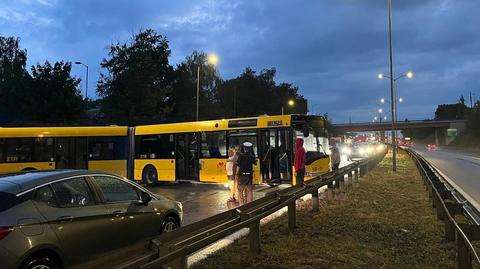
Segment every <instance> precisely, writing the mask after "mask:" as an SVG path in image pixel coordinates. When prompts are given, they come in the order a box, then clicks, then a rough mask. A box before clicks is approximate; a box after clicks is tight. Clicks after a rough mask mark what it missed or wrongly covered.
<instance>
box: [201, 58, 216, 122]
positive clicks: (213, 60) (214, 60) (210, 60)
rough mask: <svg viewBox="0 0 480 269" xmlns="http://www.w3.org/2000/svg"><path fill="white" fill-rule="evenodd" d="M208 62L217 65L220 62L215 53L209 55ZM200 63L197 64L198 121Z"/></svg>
mask: <svg viewBox="0 0 480 269" xmlns="http://www.w3.org/2000/svg"><path fill="white" fill-rule="evenodd" d="M207 63H208V64H211V65H216V64H217V63H218V56H217V55H216V54H214V53H212V54H209V55H208V56H207ZM200 64H201V63H198V66H197V121H198V112H199V107H200Z"/></svg>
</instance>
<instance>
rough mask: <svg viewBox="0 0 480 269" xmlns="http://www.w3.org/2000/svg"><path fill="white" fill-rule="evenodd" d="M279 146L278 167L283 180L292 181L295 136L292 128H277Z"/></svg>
mask: <svg viewBox="0 0 480 269" xmlns="http://www.w3.org/2000/svg"><path fill="white" fill-rule="evenodd" d="M277 136H278V139H277V142H278V145H277V148H278V169H279V173H280V179H281V180H282V181H287V182H289V183H291V182H292V175H293V173H292V166H293V161H292V160H293V152H292V150H294V148H293V143H292V141H293V138H292V134H291V132H290V130H288V129H280V130H277Z"/></svg>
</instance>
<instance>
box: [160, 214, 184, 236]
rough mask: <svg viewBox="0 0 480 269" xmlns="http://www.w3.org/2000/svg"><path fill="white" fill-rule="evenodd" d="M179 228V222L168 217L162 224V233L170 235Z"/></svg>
mask: <svg viewBox="0 0 480 269" xmlns="http://www.w3.org/2000/svg"><path fill="white" fill-rule="evenodd" d="M179 227H180V225H179V224H178V221H177V220H176V219H175V218H174V217H172V216H167V217H166V218H165V219H164V220H163V222H162V230H161V232H160V233H168V232H171V231H173V230H176V229H178V228H179Z"/></svg>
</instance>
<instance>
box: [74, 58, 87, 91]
mask: <svg viewBox="0 0 480 269" xmlns="http://www.w3.org/2000/svg"><path fill="white" fill-rule="evenodd" d="M75 64H79V65H83V66H84V67H85V68H86V73H87V74H86V75H85V100H86V99H88V73H89V72H88V65H86V64H84V63H82V62H75Z"/></svg>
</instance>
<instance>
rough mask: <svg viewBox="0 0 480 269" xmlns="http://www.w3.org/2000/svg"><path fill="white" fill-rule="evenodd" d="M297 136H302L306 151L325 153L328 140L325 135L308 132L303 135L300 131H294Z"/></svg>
mask: <svg viewBox="0 0 480 269" xmlns="http://www.w3.org/2000/svg"><path fill="white" fill-rule="evenodd" d="M296 137H297V138H303V147H304V148H305V150H306V151H307V152H319V153H323V154H326V151H325V149H326V148H328V144H327V143H328V140H327V139H326V138H325V137H318V136H314V135H313V134H310V135H309V136H308V137H305V136H304V135H303V133H302V132H301V131H296Z"/></svg>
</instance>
